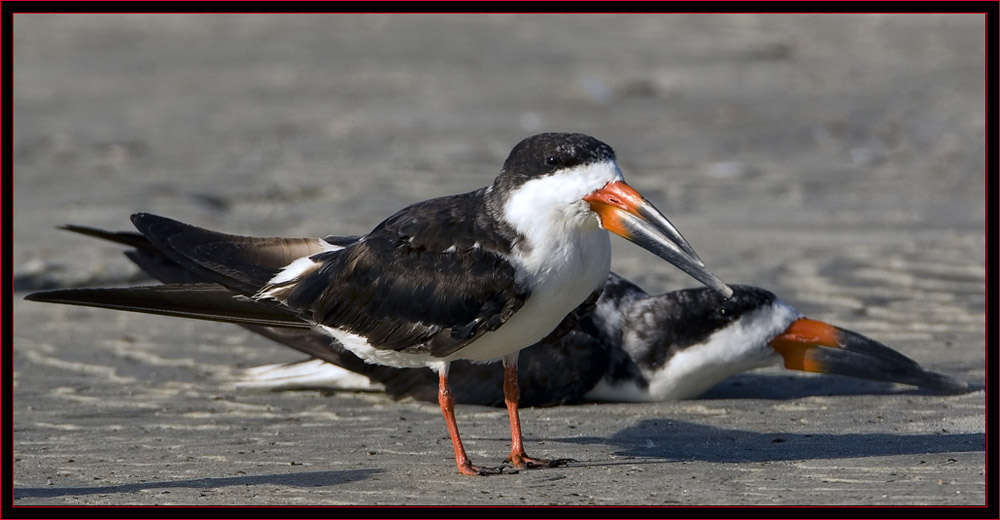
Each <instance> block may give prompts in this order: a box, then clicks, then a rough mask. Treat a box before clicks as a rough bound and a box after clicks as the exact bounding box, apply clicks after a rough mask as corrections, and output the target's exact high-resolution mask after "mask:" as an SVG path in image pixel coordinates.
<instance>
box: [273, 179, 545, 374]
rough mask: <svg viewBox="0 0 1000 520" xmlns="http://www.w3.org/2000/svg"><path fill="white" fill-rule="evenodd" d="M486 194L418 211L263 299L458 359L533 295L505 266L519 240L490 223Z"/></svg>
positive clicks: (372, 338) (395, 346) (383, 340)
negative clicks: (485, 212) (513, 242)
mask: <svg viewBox="0 0 1000 520" xmlns="http://www.w3.org/2000/svg"><path fill="white" fill-rule="evenodd" d="M482 195H483V191H482V190H479V191H476V192H471V193H466V194H462V195H454V196H450V197H443V198H440V199H433V200H430V201H425V202H421V203H417V204H414V205H412V206H410V207H408V208H406V209H404V210H402V211H400V212H399V213H397V214H395V215H393V216H392V217H390V218H389V219H387V220H385V221H384V222H382V223H381V224H379V225H378V226H377V227H376V228H375V229H374V230H372V232H371V233H369V234H368V235H366V236H365V237H364V238H363V239H361V240H359V241H358V242H356V243H354V244H351V245H349V246H348V247H346V248H345V249H343V250H339V251H329V252H324V253H319V254H316V255H313V256H312V257H311V258H312V260H313V261H314V262H315V266H314V267H313V268H312V269H308V270H307V271H306V272H304V273H303V274H302V275H301V276H300V277H298V278H296V279H294V280H289V281H287V282H284V283H280V284H276V285H270V286H267V287H265V288H264V289H263V290H262V291H261V294H265V293H266V294H267V295H268V296H270V297H273V298H275V299H277V300H278V301H280V302H282V303H283V304H285V305H286V306H288V307H289V308H291V309H293V310H295V311H297V312H300V313H303V314H304V315H306V316H308V317H309V318H310V320H312V321H314V322H315V323H319V324H323V325H327V326H330V327H334V328H339V329H343V330H346V331H348V332H351V333H354V334H358V335H361V336H364V337H365V338H366V339H367V340H368V342H369V343H370V344H371V345H372V346H373V347H375V348H381V349H390V350H401V351H407V352H426V353H429V354H431V355H433V356H438V357H442V356H446V355H448V354H450V353H452V352H455V351H456V350H458V349H460V348H461V347H462V346H464V345H466V344H468V343H470V342H471V341H473V340H475V339H476V338H478V337H479V336H481V335H482V334H484V333H485V332H488V331H491V330H496V329H497V328H499V327H500V325H502V324H503V323H504V322H506V321H507V320H508V319H509V318H510V317H511V316H512V315H513V314H514V313H515V312H516V311H517V310H518V309H520V307H521V306H522V305H523V303H524V301H525V299H526V298H527V297H528V295H529V291H528V290H527V288H526V287H525V286H523V285H522V284H520V283H517V273H516V271H515V268H514V266H513V265H512V264H510V263H509V262H508V261H507V258H506V254H505V252H507V251H509V250H510V247H511V238H510V236H511V235H510V233H509V231H507V230H503V229H498V228H497V226H496V224H495V222H491V221H488V220H487V219H486V218H484V217H483V215H482V214H481V211H480V210H481V208H482Z"/></svg>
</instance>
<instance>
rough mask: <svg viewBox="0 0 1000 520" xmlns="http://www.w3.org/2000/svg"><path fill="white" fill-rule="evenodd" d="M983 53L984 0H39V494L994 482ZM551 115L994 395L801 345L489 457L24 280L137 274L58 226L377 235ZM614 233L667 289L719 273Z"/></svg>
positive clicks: (26, 238)
mask: <svg viewBox="0 0 1000 520" xmlns="http://www.w3.org/2000/svg"><path fill="white" fill-rule="evenodd" d="M985 45H986V43H985V19H984V17H982V16H957V15H956V16H914V15H911V16H838V15H828V16H786V15H782V16H718V15H708V16H687V15H684V16H680V15H672V16H671V15H664V16H657V15H642V16H508V15H502V16H500V15H495V16H432V15H425V16H376V15H370V16H344V15H341V16H332V15H312V16H228V15H222V16H162V15H161V16H48V15H30V16H26V15H18V16H16V17H15V19H14V26H13V57H14V76H13V88H14V92H13V94H14V106H13V118H14V127H13V128H14V136H13V145H14V149H13V152H14V181H13V182H14V185H13V190H14V221H13V228H12V235H11V238H12V239H13V268H14V280H13V284H14V288H15V293H14V295H13V301H12V304H13V307H12V312H13V323H14V326H13V330H12V335H13V344H14V348H13V355H12V357H8V366H9V367H12V377H10V378H8V381H9V382H10V383H9V384H8V389H10V388H11V387H12V393H13V433H12V440H13V504H15V505H37V504H58V505H77V504H250V505H282V504H290V505H291V504H406V505H414V504H444V503H461V504H514V505H522V504H568V505H584V504H600V505H614V504H651V505H664V504H666V505H672V504H685V505H690V504H764V505H770V504H890V505H891V504H944V505H976V504H984V503H985V502H986V489H985V479H986V475H985V471H986V470H985V460H986V424H987V421H986V396H985V392H984V391H983V387H984V382H985V377H986V374H985V351H986V320H985V316H986V314H985V309H986V294H985V265H986V239H985V196H984V192H985V184H986V182H985V143H984V139H985V126H986V119H985V117H986V116H985V71H984V67H983V65H984V63H985ZM548 130H559V131H581V132H585V133H590V134H592V135H594V136H597V137H598V138H600V139H602V140H604V141H606V142H608V143H609V144H611V145H612V146H613V147H615V149H616V151H617V152H618V156H619V158H620V163H621V166H622V168H623V170H624V171H625V175H626V178H627V179H628V180H629V181H630V183H631V184H632V185H633V186H635V187H637V188H638V189H639V190H640V191H642V192H643V193H644V194H645V195H646V196H647V197H648V198H650V199H651V200H652V201H653V202H654V203H655V204H656V205H657V206H658V207H659V208H660V209H661V210H663V211H664V213H666V214H667V215H668V216H669V217H670V218H671V220H672V221H673V222H674V223H675V224H676V225H677V226H678V227H679V228H680V229H681V231H682V232H683V233H684V234H685V236H686V237H687V238H688V239H689V240H690V241H691V243H692V244H693V245H694V247H695V248H696V249H697V250H698V252H699V253H700V255H701V256H702V258H704V259H705V261H706V262H707V263H708V264H709V266H710V267H711V269H712V270H713V271H714V272H715V273H717V274H718V275H720V276H721V277H722V278H723V279H725V280H726V281H728V282H731V283H750V284H754V285H760V286H763V287H767V288H769V289H771V290H773V291H775V292H777V293H778V294H779V295H781V296H782V298H783V299H784V300H785V301H787V302H789V303H792V304H793V305H795V306H796V307H798V308H799V309H800V310H801V311H803V312H804V313H806V314H807V315H810V316H812V317H815V318H818V319H822V320H824V321H829V322H832V323H835V324H838V325H840V326H843V327H847V328H849V329H852V330H856V331H859V332H862V333H864V334H866V335H869V336H871V337H874V338H877V339H879V340H881V341H883V342H885V343H887V344H889V345H892V346H893V347H895V348H897V349H898V350H900V351H902V352H904V353H906V354H907V355H909V356H911V357H913V358H914V359H917V360H918V361H920V362H921V363H922V364H924V365H925V366H928V367H930V368H931V369H934V370H937V371H941V372H945V373H948V374H951V375H953V376H956V377H961V378H964V379H966V380H968V381H970V382H971V383H972V385H973V391H972V392H970V393H968V394H963V395H952V396H942V395H934V394H930V393H926V392H920V391H916V390H913V389H909V388H905V387H899V386H893V385H886V384H877V383H870V382H864V381H856V380H850V379H846V378H835V377H822V376H807V375H797V374H792V373H789V372H786V371H784V370H781V369H777V368H775V369H773V370H763V371H759V372H755V373H752V374H746V375H742V376H739V377H736V378H734V379H732V380H730V381H728V382H726V383H723V384H722V385H721V386H719V387H718V388H716V389H713V390H712V391H710V392H709V394H708V395H707V396H705V397H704V398H702V399H699V400H693V401H685V402H672V403H659V404H591V405H583V406H571V407H559V408H548V409H529V410H525V411H523V413H522V421H523V424H524V426H525V435H526V441H527V443H528V448H529V452H532V453H535V454H538V456H554V457H572V458H574V459H577V460H578V461H580V462H578V463H576V464H572V465H570V466H568V467H564V468H559V469H552V470H542V471H530V472H521V473H518V474H513V475H503V476H499V477H493V478H468V477H461V476H458V475H456V474H455V473H454V465H453V458H452V451H451V446H450V444H449V442H448V439H447V433H446V431H445V428H444V425H443V422H442V420H441V417H440V411H439V410H438V409H437V407H436V406H434V405H429V404H423V403H415V402H407V401H404V402H393V401H392V400H390V399H388V398H386V397H385V396H383V395H379V394H361V393H343V394H338V395H325V394H323V393H320V392H315V391H305V392H285V393H266V392H243V391H237V390H236V389H235V387H234V386H233V385H232V382H233V381H234V380H235V379H237V378H238V376H239V371H240V369H242V368H245V367H249V366H253V365H257V364H262V363H269V362H278V361H289V360H294V359H298V356H297V355H296V354H294V353H292V352H289V351H286V350H284V349H282V348H279V347H277V346H275V345H273V344H269V343H268V342H266V341H265V340H263V339H259V338H257V337H254V336H252V335H250V334H249V333H247V332H244V331H243V330H242V329H239V328H237V327H233V326H228V325H220V324H211V323H200V322H193V321H186V320H177V319H168V318H160V317H154V316H141V315H134V314H128V313H120V312H113V311H102V310H94V309H85V308H75V307H66V306H57V305H47V304H40V303H34V302H25V301H22V299H21V298H22V297H23V295H24V294H25V291H28V290H35V289H40V288H50V287H69V286H80V285H109V284H120V283H126V282H135V281H137V280H138V276H137V273H136V270H135V269H134V268H133V267H131V265H130V264H129V263H128V262H127V260H125V259H124V258H123V257H122V256H121V255H120V249H119V248H116V247H115V246H113V245H105V244H101V243H99V242H97V241H94V240H91V239H86V238H83V237H75V236H71V235H69V234H68V233H65V232H62V231H59V230H57V229H55V226H58V225H61V224H65V223H80V224H86V225H91V226H97V227H103V228H109V229H128V228H129V227H130V225H129V221H128V215H129V214H130V213H133V212H136V211H148V212H153V213H158V214H162V215H166V216H171V217H175V218H179V219H182V220H185V221H189V222H192V223H196V224H198V225H202V226H205V227H209V228H214V229H219V230H224V231H228V232H233V233H243V234H257V235H278V234H281V235H315V236H323V235H326V234H355V233H361V232H364V231H366V230H368V229H370V228H371V227H372V226H374V225H375V224H376V223H378V221H379V220H381V218H383V217H385V216H387V215H388V214H389V213H391V212H393V211H395V210H397V209H399V208H401V207H403V206H405V205H406V204H409V203H411V202H414V201H417V200H420V199H424V198H429V197H432V196H437V195H444V194H450V193H457V192H461V191H466V190H470V189H474V188H477V187H480V186H482V185H485V184H487V183H489V182H490V181H491V180H492V178H493V177H494V176H495V175H496V173H497V171H498V170H499V167H500V164H501V163H502V161H503V159H504V157H505V156H506V154H507V152H508V151H509V150H510V148H511V147H512V146H513V144H514V143H516V142H517V141H518V140H520V139H521V138H523V137H525V136H527V135H530V134H532V133H536V132H540V131H548ZM615 248H616V250H615V254H616V257H615V260H614V268H615V269H616V270H617V271H619V272H621V273H623V274H625V275H626V276H629V277H631V278H632V279H634V280H636V281H637V282H639V283H640V284H641V285H642V286H644V287H645V288H646V289H647V290H649V291H651V292H662V291H666V290H671V289H676V288H680V287H685V286H691V285H694V282H693V281H692V280H690V279H688V278H686V277H685V276H684V275H683V274H681V273H680V272H678V271H677V270H676V269H673V268H672V267H671V266H669V265H668V264H666V263H665V262H662V261H660V260H658V259H656V258H655V257H653V256H651V255H649V254H647V253H645V252H643V251H641V250H639V249H638V248H636V247H634V246H632V245H631V244H628V243H626V242H624V241H620V240H616V241H615ZM458 420H459V424H460V426H461V428H462V432H463V436H464V438H465V440H466V443H467V447H468V449H469V451H470V454H471V456H472V457H473V460H475V461H480V462H482V463H484V464H485V463H490V462H491V461H495V462H499V461H500V460H501V459H502V458H503V456H505V455H506V453H507V450H508V443H509V437H508V431H507V420H506V414H505V412H504V411H503V410H499V409H491V408H484V407H476V406H461V407H459V410H458ZM8 503H10V502H8Z"/></svg>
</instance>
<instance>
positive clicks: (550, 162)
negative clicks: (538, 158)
mask: <svg viewBox="0 0 1000 520" xmlns="http://www.w3.org/2000/svg"><path fill="white" fill-rule="evenodd" d="M560 162H562V161H560V160H559V158H558V157H546V158H545V164H547V165H549V166H556V165H558V164H559V163H560Z"/></svg>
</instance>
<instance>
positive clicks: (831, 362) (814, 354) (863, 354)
mask: <svg viewBox="0 0 1000 520" xmlns="http://www.w3.org/2000/svg"><path fill="white" fill-rule="evenodd" d="M770 344H771V347H772V348H774V350H776V351H778V353H779V354H781V357H783V358H784V359H785V368H789V369H792V370H803V371H806V372H821V373H825V374H839V375H844V376H851V377H860V378H864V379H873V380H876V381H888V382H891V383H901V384H905V385H914V386H919V387H921V388H927V389H930V390H936V391H939V392H964V391H966V390H968V388H969V385H968V383H965V382H964V381H959V380H957V379H954V378H952V377H949V376H946V375H944V374H938V373H936V372H931V371H928V370H924V368H923V367H921V366H920V365H919V364H918V363H917V362H916V361H914V360H912V359H910V358H908V357H906V356H904V355H903V354H900V353H899V352H897V351H895V350H893V349H891V348H889V347H887V346H885V345H883V344H882V343H879V342H878V341H875V340H873V339H871V338H868V337H865V336H863V335H861V334H858V333H857V332H852V331H850V330H847V329H842V328H840V327H835V326H833V325H830V324H827V323H823V322H822V321H817V320H811V319H809V318H799V319H798V320H796V321H794V322H792V324H791V325H789V326H788V328H787V329H785V331H784V332H782V333H781V334H779V335H778V336H775V337H774V339H772V340H771V342H770Z"/></svg>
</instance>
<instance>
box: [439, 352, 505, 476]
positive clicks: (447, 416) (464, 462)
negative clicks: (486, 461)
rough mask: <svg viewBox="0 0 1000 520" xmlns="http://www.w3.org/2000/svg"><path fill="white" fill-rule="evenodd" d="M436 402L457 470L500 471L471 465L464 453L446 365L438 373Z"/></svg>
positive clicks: (468, 471) (465, 472)
mask: <svg viewBox="0 0 1000 520" xmlns="http://www.w3.org/2000/svg"><path fill="white" fill-rule="evenodd" d="M438 404H440V405H441V413H442V414H444V422H445V424H447V425H448V435H450V436H451V445H452V447H453V448H454V449H455V465H456V466H458V472H459V473H461V474H463V475H489V474H492V473H499V472H500V471H499V470H496V469H488V468H480V467H478V466H473V465H472V462H470V461H469V456H468V455H466V454H465V447H464V446H462V439H461V437H459V436H458V424H456V423H455V399H454V398H453V397H452V395H451V388H449V387H448V367H445V368H444V369H443V370H441V371H440V372H439V374H438Z"/></svg>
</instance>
